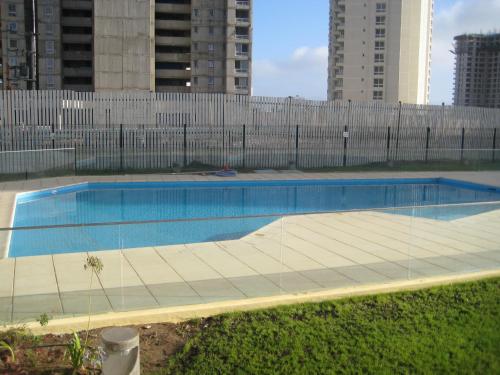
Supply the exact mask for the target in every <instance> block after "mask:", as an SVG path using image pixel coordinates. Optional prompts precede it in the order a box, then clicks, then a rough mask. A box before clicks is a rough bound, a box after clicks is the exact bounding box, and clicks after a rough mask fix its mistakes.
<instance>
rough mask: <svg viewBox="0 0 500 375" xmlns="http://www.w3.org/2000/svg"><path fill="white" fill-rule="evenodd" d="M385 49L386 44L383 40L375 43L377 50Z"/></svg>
mask: <svg viewBox="0 0 500 375" xmlns="http://www.w3.org/2000/svg"><path fill="white" fill-rule="evenodd" d="M384 49H385V42H384V41H383V40H377V41H375V50H377V51H383V50H384Z"/></svg>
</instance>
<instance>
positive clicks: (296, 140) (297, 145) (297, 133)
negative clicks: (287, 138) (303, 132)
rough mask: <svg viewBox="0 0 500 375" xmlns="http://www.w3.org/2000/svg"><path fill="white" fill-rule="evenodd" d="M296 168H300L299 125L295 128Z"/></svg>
mask: <svg viewBox="0 0 500 375" xmlns="http://www.w3.org/2000/svg"><path fill="white" fill-rule="evenodd" d="M295 168H296V169H298V168H299V126H298V125H297V126H296V128H295Z"/></svg>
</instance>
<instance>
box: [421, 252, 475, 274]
mask: <svg viewBox="0 0 500 375" xmlns="http://www.w3.org/2000/svg"><path fill="white" fill-rule="evenodd" d="M425 261H426V262H429V263H432V264H435V265H438V266H440V267H443V268H446V269H448V270H450V271H452V272H465V271H475V270H476V268H475V267H474V266H472V265H470V264H467V263H464V262H463V261H460V260H458V259H455V258H454V256H453V255H451V256H447V257H432V258H425Z"/></svg>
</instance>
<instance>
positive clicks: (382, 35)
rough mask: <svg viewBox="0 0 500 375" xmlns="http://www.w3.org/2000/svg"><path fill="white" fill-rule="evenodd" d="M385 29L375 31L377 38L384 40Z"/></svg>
mask: <svg viewBox="0 0 500 375" xmlns="http://www.w3.org/2000/svg"><path fill="white" fill-rule="evenodd" d="M384 37H385V29H375V38H384Z"/></svg>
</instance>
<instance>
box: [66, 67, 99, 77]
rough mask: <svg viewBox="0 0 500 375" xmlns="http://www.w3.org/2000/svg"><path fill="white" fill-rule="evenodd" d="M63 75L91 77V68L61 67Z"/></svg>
mask: <svg viewBox="0 0 500 375" xmlns="http://www.w3.org/2000/svg"><path fill="white" fill-rule="evenodd" d="M63 75H64V76H65V77H92V68H87V67H81V68H66V67H65V68H63Z"/></svg>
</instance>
